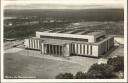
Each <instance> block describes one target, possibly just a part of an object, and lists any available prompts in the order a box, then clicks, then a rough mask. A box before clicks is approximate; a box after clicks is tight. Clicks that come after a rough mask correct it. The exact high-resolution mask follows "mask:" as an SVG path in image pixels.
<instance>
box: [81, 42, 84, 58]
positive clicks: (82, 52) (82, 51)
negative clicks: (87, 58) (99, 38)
mask: <svg viewBox="0 0 128 83" xmlns="http://www.w3.org/2000/svg"><path fill="white" fill-rule="evenodd" d="M81 54H82V55H83V54H84V53H83V44H81Z"/></svg>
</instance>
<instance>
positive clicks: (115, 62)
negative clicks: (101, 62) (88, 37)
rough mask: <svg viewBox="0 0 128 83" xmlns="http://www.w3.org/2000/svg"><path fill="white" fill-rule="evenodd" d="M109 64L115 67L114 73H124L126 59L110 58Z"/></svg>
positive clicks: (121, 57)
mask: <svg viewBox="0 0 128 83" xmlns="http://www.w3.org/2000/svg"><path fill="white" fill-rule="evenodd" d="M107 64H109V65H112V66H113V71H114V72H118V71H124V57H123V56H118V57H114V58H109V59H108V62H107Z"/></svg>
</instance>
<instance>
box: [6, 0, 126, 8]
mask: <svg viewBox="0 0 128 83" xmlns="http://www.w3.org/2000/svg"><path fill="white" fill-rule="evenodd" d="M123 1H124V0H4V8H5V9H94V8H102V9H103V8H123V3H124V2H123Z"/></svg>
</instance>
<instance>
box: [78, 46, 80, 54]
mask: <svg viewBox="0 0 128 83" xmlns="http://www.w3.org/2000/svg"><path fill="white" fill-rule="evenodd" d="M78 54H80V44H78Z"/></svg>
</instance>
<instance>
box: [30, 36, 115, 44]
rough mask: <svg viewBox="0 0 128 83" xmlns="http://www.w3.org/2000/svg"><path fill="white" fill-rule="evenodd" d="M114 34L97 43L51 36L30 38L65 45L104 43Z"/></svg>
mask: <svg viewBox="0 0 128 83" xmlns="http://www.w3.org/2000/svg"><path fill="white" fill-rule="evenodd" d="M112 37H114V36H106V38H104V39H103V40H101V41H98V42H95V43H91V42H84V41H74V40H60V39H49V38H36V37H32V38H30V39H39V40H41V41H42V42H43V43H44V44H52V45H64V44H67V43H79V44H89V45H100V44H101V43H103V42H104V41H106V40H108V39H110V38H112Z"/></svg>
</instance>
